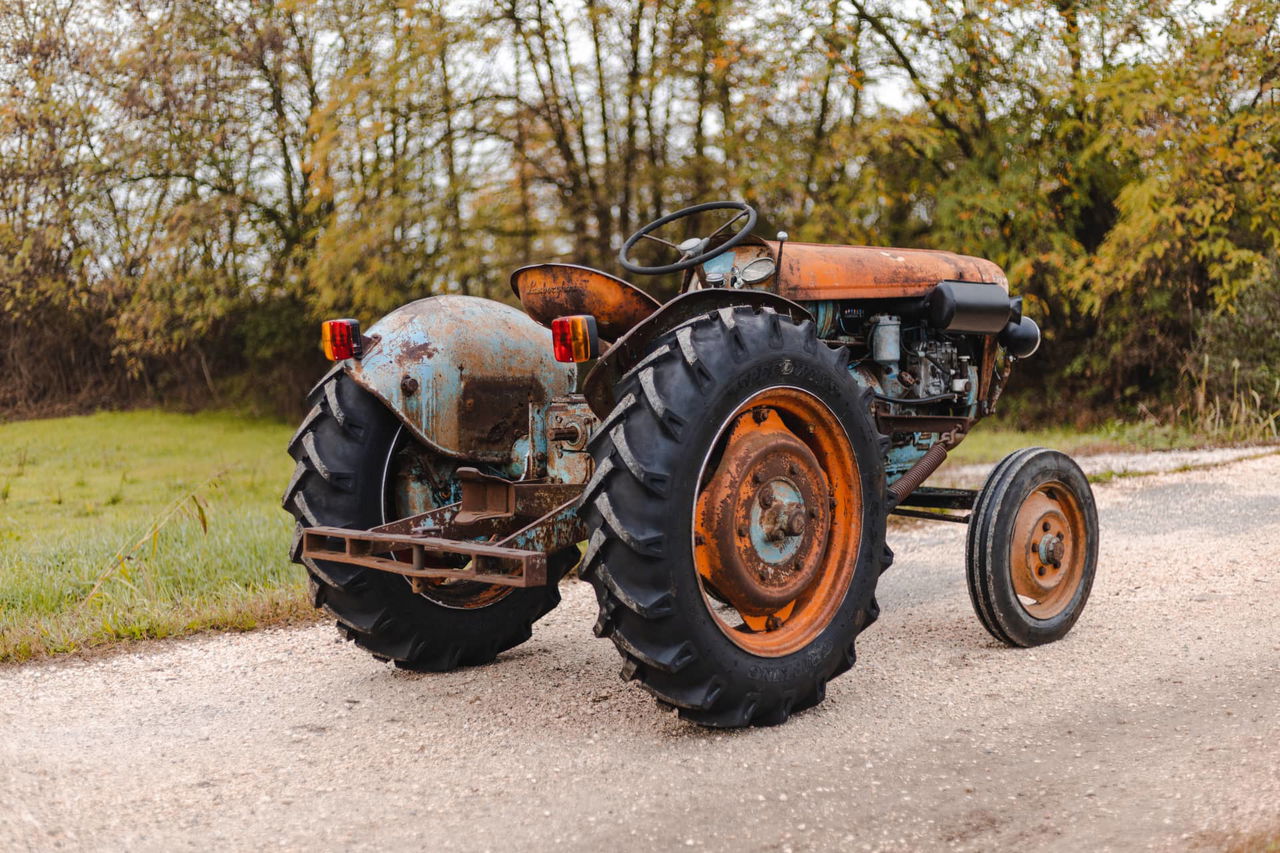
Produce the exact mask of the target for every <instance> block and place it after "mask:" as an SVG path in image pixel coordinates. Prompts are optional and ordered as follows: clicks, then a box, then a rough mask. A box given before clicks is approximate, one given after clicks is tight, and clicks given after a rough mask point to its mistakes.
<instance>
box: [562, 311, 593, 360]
mask: <svg viewBox="0 0 1280 853" xmlns="http://www.w3.org/2000/svg"><path fill="white" fill-rule="evenodd" d="M551 345H552V349H553V350H554V352H555V356H556V361H587V360H589V359H593V358H597V357H599V355H600V337H599V336H598V335H597V334H596V318H595V317H592V316H591V315H590V314H573V315H571V316H569V317H557V318H556V319H554V320H552V321H551Z"/></svg>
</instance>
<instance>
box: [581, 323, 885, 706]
mask: <svg viewBox="0 0 1280 853" xmlns="http://www.w3.org/2000/svg"><path fill="white" fill-rule="evenodd" d="M617 399H618V400H619V403H618V406H617V408H616V409H615V410H614V411H613V413H612V414H611V415H610V416H609V417H608V418H607V419H606V420H605V422H604V423H603V424H602V425H601V426H600V428H599V430H598V431H597V433H596V435H595V437H594V438H593V440H592V442H593V443H592V453H593V455H594V457H595V463H596V470H595V475H594V476H593V478H592V480H591V482H590V483H589V484H588V485H587V487H586V490H585V492H584V494H583V503H582V507H583V509H582V512H583V517H584V519H585V521H586V524H587V528H588V531H589V534H590V538H589V542H588V546H587V552H586V555H585V556H584V562H583V566H584V567H585V568H584V570H583V577H584V578H585V579H586V580H588V581H589V582H590V583H591V584H592V586H593V587H594V588H595V590H596V595H597V598H598V600H599V604H600V619H599V621H598V622H597V625H596V633H597V635H599V636H608V637H610V638H612V640H613V641H614V644H615V645H616V646H617V648H618V650H619V652H620V653H621V654H622V656H623V659H624V662H625V663H624V667H623V675H624V676H625V677H628V678H633V679H636V680H638V681H639V682H640V683H641V684H642V685H643V686H644V687H645V688H646V689H647V690H648V691H649V692H651V693H653V694H654V695H655V696H656V697H657V698H658V699H659V700H661V701H662V702H664V703H666V704H669V705H673V706H675V707H677V708H679V709H680V713H681V715H682V716H684V717H686V718H688V719H691V720H693V721H695V722H698V723H701V724H704V725H713V726H745V725H772V724H777V723H781V722H783V721H785V720H786V719H787V718H788V716H789V715H790V714H791V713H792V712H793V711H796V710H799V709H802V708H806V707H809V706H812V705H815V704H817V703H818V702H820V701H821V700H822V698H823V696H824V694H825V689H826V683H827V681H828V680H829V679H831V678H833V677H835V676H837V675H839V674H840V673H842V672H844V671H845V670H847V669H849V667H850V666H851V665H852V663H853V660H854V638H855V637H856V636H857V634H858V633H859V632H860V631H862V630H863V629H864V628H866V627H867V626H868V625H869V624H870V623H871V622H872V621H874V620H875V618H876V616H877V614H878V609H877V607H876V603H875V599H874V592H875V584H876V580H877V578H878V577H879V574H880V572H881V571H882V570H883V568H884V566H885V564H886V562H887V559H888V550H887V549H886V548H885V545H884V518H885V500H884V494H885V488H884V468H883V462H882V455H881V452H882V451H881V443H880V435H879V434H878V433H877V432H876V430H875V427H874V425H873V422H872V419H871V415H870V408H869V402H870V401H869V398H868V396H867V394H866V393H865V392H864V391H863V390H862V389H860V388H859V386H858V385H857V384H856V383H855V382H854V381H853V379H852V378H851V377H850V375H849V372H848V369H847V367H846V362H845V356H844V353H843V352H842V351H841V350H836V349H831V348H830V347H827V346H826V345H824V344H822V343H821V342H820V341H818V340H817V338H816V336H815V334H814V328H813V324H812V323H810V322H805V323H795V322H793V321H792V320H790V319H788V318H786V317H783V316H781V315H779V314H776V313H774V312H772V311H770V310H768V309H765V310H763V311H755V310H752V309H749V308H723V309H720V310H719V311H717V312H714V313H712V314H709V315H706V316H704V317H702V318H699V319H696V320H692V321H690V322H689V323H686V324H685V325H682V326H680V327H678V328H677V329H675V330H673V331H672V332H669V333H668V334H666V335H665V336H663V337H661V338H659V339H658V340H657V341H656V342H655V344H654V347H653V349H652V350H651V351H650V354H649V356H648V357H647V358H645V359H644V360H643V361H642V362H641V363H640V364H639V365H638V366H637V367H636V368H634V369H633V370H632V371H631V372H630V373H628V374H627V375H626V376H625V377H624V378H623V380H622V381H621V382H620V383H619V385H618V388H617Z"/></svg>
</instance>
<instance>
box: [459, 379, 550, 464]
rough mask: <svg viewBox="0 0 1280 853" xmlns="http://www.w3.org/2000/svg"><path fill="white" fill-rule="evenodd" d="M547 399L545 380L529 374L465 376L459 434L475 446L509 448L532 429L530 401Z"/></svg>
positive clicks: (496, 450) (466, 444)
mask: <svg viewBox="0 0 1280 853" xmlns="http://www.w3.org/2000/svg"><path fill="white" fill-rule="evenodd" d="M545 399H546V393H545V392H544V391H543V389H542V383H540V382H538V381H537V379H535V378H533V377H529V376H520V375H518V374H517V375H513V376H511V377H509V378H508V377H500V376H481V377H465V378H464V379H463V380H462V394H461V397H460V404H461V406H462V411H461V413H460V415H461V417H459V419H458V437H459V440H460V441H461V442H462V446H463V447H466V448H469V449H473V450H490V451H493V452H499V451H508V452H509V450H510V448H511V445H512V443H513V442H515V440H516V439H517V438H519V437H520V436H522V435H524V434H526V433H527V432H528V431H529V417H528V412H529V403H534V404H541V403H542V402H543V401H544V400H545Z"/></svg>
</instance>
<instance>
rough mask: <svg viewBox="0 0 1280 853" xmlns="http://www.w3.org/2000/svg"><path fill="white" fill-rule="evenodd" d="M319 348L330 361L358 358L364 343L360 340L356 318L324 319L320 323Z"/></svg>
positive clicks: (362, 353) (361, 353) (358, 323)
mask: <svg viewBox="0 0 1280 853" xmlns="http://www.w3.org/2000/svg"><path fill="white" fill-rule="evenodd" d="M320 348H321V349H322V350H324V357H325V358H327V359H329V360H330V361H342V360H343V359H344V358H360V357H361V356H362V355H364V344H362V343H361V341H360V322H359V321H358V320H326V321H324V322H323V323H321V324H320Z"/></svg>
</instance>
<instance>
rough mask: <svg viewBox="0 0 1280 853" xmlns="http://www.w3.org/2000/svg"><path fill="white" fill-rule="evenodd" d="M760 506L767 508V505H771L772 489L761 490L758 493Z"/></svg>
mask: <svg viewBox="0 0 1280 853" xmlns="http://www.w3.org/2000/svg"><path fill="white" fill-rule="evenodd" d="M760 506H762V507H764V508H765V509H768V508H769V507H771V506H773V492H772V491H763V492H761V493H760Z"/></svg>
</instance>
